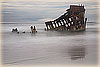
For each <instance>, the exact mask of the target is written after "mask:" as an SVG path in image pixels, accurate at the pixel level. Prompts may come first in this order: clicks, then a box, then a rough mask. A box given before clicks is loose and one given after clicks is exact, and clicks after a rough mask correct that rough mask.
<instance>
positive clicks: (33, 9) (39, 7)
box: [1, 0, 99, 23]
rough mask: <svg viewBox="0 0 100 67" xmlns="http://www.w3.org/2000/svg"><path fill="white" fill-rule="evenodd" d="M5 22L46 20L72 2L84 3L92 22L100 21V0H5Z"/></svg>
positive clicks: (3, 9) (3, 11) (55, 15)
mask: <svg viewBox="0 0 100 67" xmlns="http://www.w3.org/2000/svg"><path fill="white" fill-rule="evenodd" d="M1 3H2V15H3V16H2V18H3V22H43V23H44V22H45V21H47V20H53V19H55V18H57V17H59V16H60V15H61V14H63V13H64V12H65V11H66V9H68V8H69V5H70V4H84V5H85V8H86V15H85V16H86V17H87V18H88V21H90V22H97V21H98V8H99V7H98V0H3V1H2V2H1Z"/></svg>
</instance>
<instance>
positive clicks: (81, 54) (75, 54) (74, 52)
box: [68, 46, 86, 60]
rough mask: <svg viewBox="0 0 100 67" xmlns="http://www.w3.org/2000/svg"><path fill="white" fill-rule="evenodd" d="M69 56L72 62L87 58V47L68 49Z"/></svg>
mask: <svg viewBox="0 0 100 67" xmlns="http://www.w3.org/2000/svg"><path fill="white" fill-rule="evenodd" d="M68 54H69V56H70V57H71V59H72V60H77V59H82V58H85V55H86V47H85V46H73V47H71V48H69V49H68Z"/></svg>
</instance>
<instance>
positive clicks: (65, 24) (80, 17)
mask: <svg viewBox="0 0 100 67" xmlns="http://www.w3.org/2000/svg"><path fill="white" fill-rule="evenodd" d="M66 11H67V12H66V13H64V14H63V15H61V16H60V17H58V18H57V19H55V20H53V21H48V22H45V25H46V28H45V30H56V31H59V30H60V31H64V30H67V31H85V30H86V21H87V18H84V14H85V9H84V6H82V5H81V6H79V5H70V9H67V10H66Z"/></svg>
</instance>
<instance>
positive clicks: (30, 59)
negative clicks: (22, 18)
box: [2, 23, 98, 65]
mask: <svg viewBox="0 0 100 67" xmlns="http://www.w3.org/2000/svg"><path fill="white" fill-rule="evenodd" d="M31 25H35V26H36V28H37V31H38V32H37V33H35V34H31V33H29V32H30V26H31ZM15 27H17V28H18V29H19V34H17V33H12V32H11V29H12V28H15ZM97 30H98V24H91V23H88V25H87V30H86V31H84V32H67V31H63V32H61V31H44V24H42V23H37V24H36V23H34V24H33V23H32V24H30V23H29V24H2V43H3V44H2V47H3V49H2V51H3V52H2V53H3V59H2V60H3V64H4V65H5V64H7V65H34V64H36V65H37V64H40V65H42V64H43V65H46V64H64V65H70V64H71V65H72V64H86V65H88V64H89V65H90V64H91V65H96V64H98V60H97V59H98V31H97ZM23 31H25V32H26V33H22V32H23Z"/></svg>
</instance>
